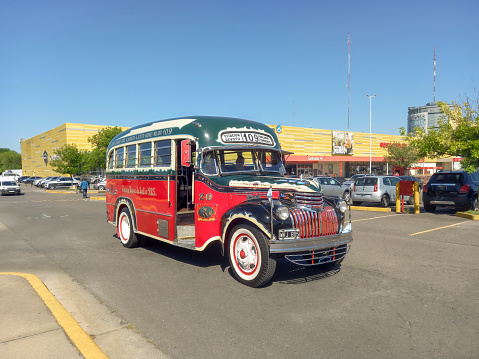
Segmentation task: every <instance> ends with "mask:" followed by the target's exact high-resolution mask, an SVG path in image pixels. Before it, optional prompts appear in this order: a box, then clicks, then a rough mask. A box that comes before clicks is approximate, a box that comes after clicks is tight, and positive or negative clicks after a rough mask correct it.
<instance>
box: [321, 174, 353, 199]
mask: <svg viewBox="0 0 479 359" xmlns="http://www.w3.org/2000/svg"><path fill="white" fill-rule="evenodd" d="M313 180H314V181H316V183H319V185H320V186H321V190H322V191H323V193H324V194H325V195H327V196H338V197H341V198H343V199H344V200H345V201H346V202H348V201H349V198H350V194H351V188H350V187H349V186H347V185H345V184H341V183H339V181H337V180H336V179H335V178H333V177H329V176H318V177H314V178H313Z"/></svg>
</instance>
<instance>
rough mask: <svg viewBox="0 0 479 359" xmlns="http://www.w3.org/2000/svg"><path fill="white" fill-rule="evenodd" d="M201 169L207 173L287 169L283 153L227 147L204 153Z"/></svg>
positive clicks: (279, 172) (275, 171) (270, 171)
mask: <svg viewBox="0 0 479 359" xmlns="http://www.w3.org/2000/svg"><path fill="white" fill-rule="evenodd" d="M201 169H202V171H203V173H205V174H217V173H218V169H219V173H220V174H233V173H235V174H236V173H245V172H254V173H265V172H268V173H277V174H280V175H283V174H284V173H285V172H286V171H285V168H284V164H283V159H282V156H281V153H280V152H279V151H276V150H267V149H244V148H242V149H227V150H226V149H225V150H223V149H222V150H211V151H205V152H204V153H203V160H202V162H201Z"/></svg>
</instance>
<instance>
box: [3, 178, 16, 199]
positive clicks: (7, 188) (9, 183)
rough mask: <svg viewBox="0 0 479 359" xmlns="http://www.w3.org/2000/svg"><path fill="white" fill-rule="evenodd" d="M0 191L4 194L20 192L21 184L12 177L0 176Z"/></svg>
mask: <svg viewBox="0 0 479 359" xmlns="http://www.w3.org/2000/svg"><path fill="white" fill-rule="evenodd" d="M0 192H1V194H2V196H3V195H4V194H20V186H19V185H18V183H17V181H15V180H14V179H12V178H7V177H0Z"/></svg>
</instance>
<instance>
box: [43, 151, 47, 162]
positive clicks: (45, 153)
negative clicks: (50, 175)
mask: <svg viewBox="0 0 479 359" xmlns="http://www.w3.org/2000/svg"><path fill="white" fill-rule="evenodd" d="M43 162H45V166H46V165H47V163H48V152H47V151H46V150H45V151H43Z"/></svg>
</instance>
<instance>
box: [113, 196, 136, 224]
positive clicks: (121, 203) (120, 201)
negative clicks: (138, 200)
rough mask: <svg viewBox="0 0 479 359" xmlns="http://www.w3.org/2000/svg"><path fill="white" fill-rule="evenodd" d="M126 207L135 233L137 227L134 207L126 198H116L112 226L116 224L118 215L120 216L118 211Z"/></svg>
mask: <svg viewBox="0 0 479 359" xmlns="http://www.w3.org/2000/svg"><path fill="white" fill-rule="evenodd" d="M124 207H127V208H128V210H129V211H130V215H131V220H132V222H133V231H135V232H137V226H136V211H135V206H134V205H133V202H132V201H131V199H129V198H126V197H118V198H117V199H116V202H115V212H114V216H115V217H114V224H115V225H116V224H117V221H118V215H119V214H120V211H121V210H122V209H123V208H124Z"/></svg>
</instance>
